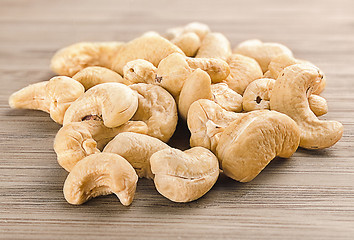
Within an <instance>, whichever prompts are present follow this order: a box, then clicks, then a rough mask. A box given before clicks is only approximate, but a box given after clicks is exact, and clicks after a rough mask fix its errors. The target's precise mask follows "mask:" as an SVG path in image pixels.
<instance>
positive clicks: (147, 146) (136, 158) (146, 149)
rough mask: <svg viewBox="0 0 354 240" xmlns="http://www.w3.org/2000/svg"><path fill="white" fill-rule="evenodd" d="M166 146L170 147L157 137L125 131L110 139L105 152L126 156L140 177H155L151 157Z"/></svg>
mask: <svg viewBox="0 0 354 240" xmlns="http://www.w3.org/2000/svg"><path fill="white" fill-rule="evenodd" d="M165 148H170V147H169V146H168V145H167V144H166V143H164V142H162V141H161V140H159V139H157V138H154V137H150V136H148V135H143V134H139V133H133V132H123V133H120V134H118V135H117V136H116V137H115V138H114V139H113V140H112V141H110V142H109V143H108V144H107V146H106V147H105V148H104V150H103V152H108V153H115V154H118V155H120V156H122V157H124V158H125V159H126V160H127V161H128V162H129V163H130V164H131V165H132V166H133V168H134V169H135V171H136V173H137V174H138V176H139V177H141V178H142V177H145V178H148V179H153V178H154V174H152V172H151V167H150V157H151V155H152V154H154V153H155V152H157V151H160V150H162V149H165Z"/></svg>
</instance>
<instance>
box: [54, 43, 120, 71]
mask: <svg viewBox="0 0 354 240" xmlns="http://www.w3.org/2000/svg"><path fill="white" fill-rule="evenodd" d="M122 46H123V43H122V42H79V43H75V44H73V45H70V46H68V47H65V48H62V49H60V50H59V51H57V52H56V53H55V55H54V56H53V57H52V60H51V65H50V66H51V68H52V70H53V71H54V72H55V73H57V74H59V75H65V76H69V77H71V76H74V75H75V74H76V73H77V72H78V71H80V70H82V69H84V68H86V67H89V66H100V67H106V68H111V65H112V60H113V58H114V57H115V56H116V55H117V53H118V52H119V50H120V48H121V47H122Z"/></svg>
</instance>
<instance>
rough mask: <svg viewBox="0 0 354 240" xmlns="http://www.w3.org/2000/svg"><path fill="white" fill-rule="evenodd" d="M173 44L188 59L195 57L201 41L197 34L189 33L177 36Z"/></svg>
mask: <svg viewBox="0 0 354 240" xmlns="http://www.w3.org/2000/svg"><path fill="white" fill-rule="evenodd" d="M171 42H172V43H173V44H175V45H176V46H177V47H179V48H180V49H181V50H182V51H183V52H184V54H186V56H187V57H194V56H195V55H196V54H197V52H198V49H199V47H200V44H201V42H200V39H199V36H198V35H197V34H196V33H193V32H188V33H183V34H182V35H179V36H177V37H176V38H174V39H172V40H171Z"/></svg>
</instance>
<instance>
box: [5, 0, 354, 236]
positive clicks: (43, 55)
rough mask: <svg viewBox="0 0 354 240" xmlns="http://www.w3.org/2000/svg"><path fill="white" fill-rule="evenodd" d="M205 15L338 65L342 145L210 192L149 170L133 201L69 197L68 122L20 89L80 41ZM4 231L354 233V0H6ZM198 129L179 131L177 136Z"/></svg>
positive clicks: (237, 33) (246, 35) (230, 33)
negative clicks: (173, 191) (22, 105)
mask: <svg viewBox="0 0 354 240" xmlns="http://www.w3.org/2000/svg"><path fill="white" fill-rule="evenodd" d="M190 21H201V22H204V23H207V24H209V25H210V27H211V28H212V30H214V31H220V32H222V33H224V34H225V35H226V36H227V37H228V38H229V39H230V41H231V42H232V44H233V46H235V45H236V44H237V43H239V42H240V41H242V40H245V39H250V38H260V39H262V40H265V41H278V42H281V43H284V44H286V45H287V46H289V47H290V48H291V49H292V50H293V51H294V53H295V55H296V57H298V58H301V59H306V60H310V61H312V62H314V63H315V64H316V65H318V66H319V67H320V68H321V69H322V70H323V71H324V72H325V73H326V74H327V79H328V86H327V88H326V90H325V92H324V93H323V96H324V97H326V98H327V100H328V105H329V113H328V114H327V115H325V116H324V117H323V118H322V119H335V120H339V121H341V122H342V123H343V124H344V136H343V138H342V139H341V140H340V142H338V143H337V144H336V145H335V146H334V147H332V148H329V149H325V150H320V151H307V150H302V149H300V150H298V151H297V152H296V153H295V155H294V156H293V157H292V158H290V159H287V160H282V159H276V160H274V161H273V162H272V163H271V164H270V165H269V166H268V167H267V168H266V169H265V170H264V171H263V172H262V173H261V174H260V175H259V176H258V177H257V178H256V179H255V180H253V181H252V182H250V183H247V184H242V183H238V182H235V181H233V180H231V179H228V178H226V177H225V176H221V177H220V178H219V180H218V182H217V183H216V185H215V186H214V187H213V189H212V190H211V191H210V192H209V193H208V194H206V195H205V196H204V197H202V198H201V199H199V200H197V201H194V202H191V203H186V204H178V203H173V202H171V201H169V200H168V199H166V198H164V197H163V196H161V195H160V194H159V193H158V192H157V191H156V190H155V187H154V185H153V183H152V182H151V181H149V180H145V179H142V180H140V181H139V183H138V188H137V192H136V196H135V200H134V202H133V204H132V205H131V206H130V207H124V206H122V205H121V204H120V203H119V201H118V199H117V198H116V197H114V196H106V197H99V198H96V199H94V200H91V201H90V202H88V203H87V204H84V205H82V206H71V205H69V204H68V203H67V202H66V201H65V200H64V198H63V194H62V187H63V182H64V180H65V178H66V176H67V173H66V171H65V170H63V169H62V168H60V166H59V165H58V164H57V162H56V156H55V153H54V151H53V149H52V144H53V138H54V136H55V134H56V132H57V131H58V129H59V128H60V126H59V125H58V124H56V123H54V122H52V121H51V119H50V118H49V116H48V114H46V113H43V112H39V111H29V110H11V109H9V107H8V103H7V100H8V97H9V95H10V94H11V93H12V92H14V91H16V90H18V89H20V88H22V87H24V86H26V85H28V84H30V83H34V82H38V81H43V80H48V79H49V78H50V77H52V76H53V73H52V72H51V71H50V69H49V61H50V58H51V56H52V55H53V53H54V52H55V50H57V49H58V48H61V47H63V46H66V45H68V44H71V43H74V42H78V41H103V40H122V41H128V40H130V39H132V38H135V37H137V36H139V35H140V34H142V33H143V32H145V31H148V30H155V31H160V32H163V31H164V30H165V29H167V28H169V27H173V26H176V25H181V24H185V23H188V22H190ZM0 81H1V87H0V239H103V238H104V239H128V238H137V239H138V238H142V239H157V238H159V239H187V238H188V239H197V238H200V239H219V238H220V239H221V238H225V239H226V238H227V239H232V238H233V239H238V238H241V239H354V153H353V147H354V139H353V135H354V120H353V119H354V104H353V102H354V95H353V92H354V4H353V1H351V0H347V1H344V0H343V1H340V0H339V1H308V0H297V1H281V0H272V1H263V0H259V1H232V0H218V1H205V0H204V1H190V0H182V1H181V0H179V1H173V2H172V1H153V0H150V1H114V0H110V1H108V0H106V1H92V0H90V1H88V0H80V1H69V0H66V1H47V0H32V1H29V0H0ZM186 143H188V138H186V137H183V136H179V140H177V141H174V145H175V146H176V145H177V146H178V145H179V146H185V144H186Z"/></svg>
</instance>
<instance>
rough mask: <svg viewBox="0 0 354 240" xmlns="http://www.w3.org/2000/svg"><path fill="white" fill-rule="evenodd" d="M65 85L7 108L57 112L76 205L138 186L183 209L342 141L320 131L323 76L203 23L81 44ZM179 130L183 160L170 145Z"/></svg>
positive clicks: (31, 90)
mask: <svg viewBox="0 0 354 240" xmlns="http://www.w3.org/2000/svg"><path fill="white" fill-rule="evenodd" d="M51 68H52V70H53V71H54V72H55V73H56V74H58V75H59V76H56V77H53V78H52V79H50V80H49V81H44V82H39V83H36V84H32V85H29V86H27V87H25V88H23V89H21V90H19V91H17V92H15V93H13V94H12V95H11V96H10V99H9V104H10V106H11V107H12V108H25V109H37V110H42V111H45V112H48V113H49V114H50V117H51V118H52V119H53V120H54V121H55V122H57V123H59V124H62V125H63V126H62V128H61V129H60V130H59V132H58V133H57V135H56V137H55V140H54V150H55V152H56V154H57V160H58V163H59V164H60V166H62V167H63V168H64V169H65V170H66V171H68V172H69V174H68V176H67V179H66V181H65V183H64V189H63V191H64V197H65V199H66V200H67V201H68V202H69V203H70V204H82V203H84V202H86V201H88V200H89V199H91V198H93V197H96V196H100V195H106V194H111V193H114V194H116V195H117V197H118V198H119V200H120V202H121V203H122V204H123V205H130V204H131V203H132V201H133V198H134V194H135V190H136V185H137V181H138V178H148V179H152V180H153V181H154V184H155V186H156V189H157V191H158V192H159V193H161V194H162V195H163V196H165V197H166V198H168V199H170V200H171V201H174V202H189V201H193V200H196V199H198V198H200V197H202V196H203V195H204V194H205V193H207V192H208V191H209V190H210V189H211V188H212V186H213V185H214V184H215V182H216V181H217V179H218V176H219V173H220V172H222V173H223V174H225V175H227V176H228V177H230V178H232V179H234V180H237V181H240V182H249V181H251V180H252V179H254V178H255V177H256V176H257V175H258V174H259V173H260V172H261V171H262V170H263V169H264V168H265V167H266V166H267V165H268V164H269V162H270V161H271V160H272V159H274V158H275V157H277V156H278V157H281V158H289V157H291V156H292V154H293V153H294V152H295V151H296V150H297V148H298V147H301V148H306V149H323V148H328V147H331V146H332V145H334V144H335V143H336V142H337V141H338V140H339V139H340V138H341V137H342V134H343V126H342V124H341V123H339V122H337V121H323V120H319V119H318V116H321V115H324V114H326V113H327V110H328V108H327V102H326V100H325V99H324V98H323V97H321V96H319V94H320V93H321V92H322V91H323V90H324V88H325V85H326V77H325V75H324V73H323V72H322V71H321V70H320V69H319V68H317V67H316V66H315V65H313V64H312V63H310V62H308V61H305V60H300V59H297V58H294V56H293V53H292V51H291V50H290V49H289V48H287V47H286V46H284V45H282V44H279V43H270V42H261V41H259V40H247V41H244V42H242V43H240V44H239V45H237V46H236V47H235V48H234V49H233V50H232V49H231V45H230V42H229V40H228V39H227V38H226V37H225V36H224V35H223V34H221V33H216V32H212V31H210V28H209V27H208V26H207V25H205V24H202V23H190V24H187V25H186V26H181V27H176V28H173V29H169V30H167V31H166V33H165V34H163V35H160V34H158V33H156V32H147V33H145V34H143V35H142V36H140V37H138V38H136V39H134V40H132V41H130V42H127V43H123V42H80V43H76V44H73V45H71V46H68V47H65V48H63V49H61V50H59V51H57V52H56V54H55V55H54V56H53V58H52V60H51ZM178 117H180V118H181V119H183V120H181V121H179V122H180V124H185V123H187V125H188V128H189V131H190V133H191V137H190V146H191V148H190V149H188V150H186V151H181V150H179V149H175V148H171V147H170V146H169V145H168V144H167V142H168V141H169V140H170V138H171V137H172V135H173V134H174V132H175V129H176V126H177V122H178Z"/></svg>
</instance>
